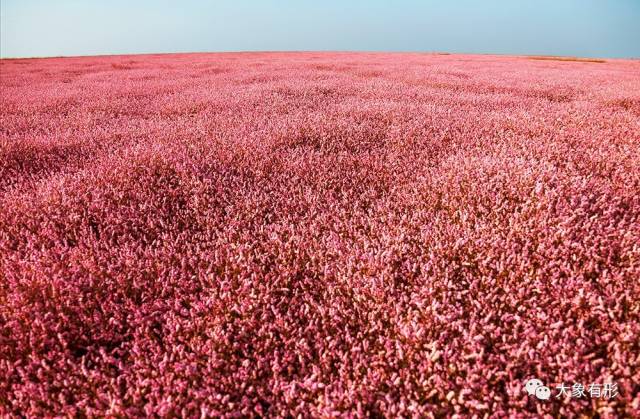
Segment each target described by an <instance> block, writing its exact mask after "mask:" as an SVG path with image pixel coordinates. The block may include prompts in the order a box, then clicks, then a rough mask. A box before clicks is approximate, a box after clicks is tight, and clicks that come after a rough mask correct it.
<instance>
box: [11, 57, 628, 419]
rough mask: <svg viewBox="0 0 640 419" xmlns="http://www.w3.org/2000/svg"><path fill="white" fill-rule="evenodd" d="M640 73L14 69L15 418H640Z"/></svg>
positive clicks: (316, 65) (337, 66)
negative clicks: (570, 394) (574, 392)
mask: <svg viewBox="0 0 640 419" xmlns="http://www.w3.org/2000/svg"><path fill="white" fill-rule="evenodd" d="M639 74H640V63H639V62H638V61H623V60H608V61H607V62H597V61H596V62H589V61H556V60H552V59H545V60H531V59H528V58H526V57H493V56H464V55H437V54H353V53H245V54H185V55H156V56H154V55H149V56H129V57H115V56H114V57H84V58H53V59H30V60H2V61H0V415H1V416H5V415H24V416H34V417H36V416H52V415H63V416H66V415H68V416H75V415H87V416H106V415H107V416H108V415H115V416H151V415H159V416H167V415H171V416H174V415H178V416H188V417H195V416H202V417H208V416H236V417H237V416H240V415H242V416H251V415H262V416H304V417H306V416H314V417H317V416H322V417H327V416H337V415H341V414H345V413H348V414H351V415H354V416H359V417H365V416H380V415H383V416H387V417H399V416H404V417H408V416H414V417H422V416H437V417H443V416H451V415H455V414H459V415H462V416H472V415H478V416H484V415H487V414H494V415H497V416H510V415H517V414H522V413H525V414H526V413H528V414H537V415H551V416H576V415H579V414H584V415H586V416H594V415H600V416H603V417H606V416H621V417H622V416H627V417H632V416H634V413H635V414H637V412H638V409H640V395H639V393H640V391H639V389H640V388H639V387H638V383H640V358H639V357H638V354H639V353H640V340H639V339H638V336H640V281H639V280H638V279H639V278H640V244H639V243H640V157H639V156H640V77H639V76H638V75H639ZM530 376H536V377H537V378H539V379H541V380H543V381H544V382H552V383H560V382H569V383H576V382H582V383H612V382H615V383H617V386H618V387H617V392H618V394H617V396H616V397H615V398H612V399H608V398H587V397H583V398H577V397H575V398H564V399H556V398H553V399H552V400H549V401H547V402H544V403H542V402H539V401H537V400H536V399H535V398H531V397H528V395H527V393H526V392H525V391H524V389H523V382H524V380H525V379H526V378H527V377H530Z"/></svg>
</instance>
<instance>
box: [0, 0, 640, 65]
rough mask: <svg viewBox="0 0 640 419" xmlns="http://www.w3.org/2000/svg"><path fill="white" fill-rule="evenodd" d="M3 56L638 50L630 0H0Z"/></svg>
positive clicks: (638, 24) (639, 28) (639, 1)
mask: <svg viewBox="0 0 640 419" xmlns="http://www.w3.org/2000/svg"><path fill="white" fill-rule="evenodd" d="M0 24H1V25H0V55H1V56H2V57H25V56H26V57H29V56H58V55H96V54H123V53H146V52H191V51H254V50H271V51H274V50H362V51H449V52H469V53H497V54H545V55H575V56H590V57H636V58H637V57H640V0H441V1H436V0H421V1H420V0H388V1H382V0H351V1H349V0H212V1H204V0H202V1H197V0H175V1H168V0H102V1H99V0H0Z"/></svg>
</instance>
